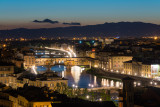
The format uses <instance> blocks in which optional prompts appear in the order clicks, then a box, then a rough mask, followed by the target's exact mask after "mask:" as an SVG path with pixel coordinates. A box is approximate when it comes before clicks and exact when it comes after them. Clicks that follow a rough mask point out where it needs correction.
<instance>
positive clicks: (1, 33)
mask: <svg viewBox="0 0 160 107" xmlns="http://www.w3.org/2000/svg"><path fill="white" fill-rule="evenodd" d="M154 35H160V25H156V24H152V23H144V22H118V23H104V24H98V25H87V26H74V27H61V28H41V29H25V28H19V29H12V30H0V38H12V37H14V38H19V37H24V38H39V37H41V36H43V37H73V36H76V37H84V36H86V37H93V36H94V37H97V36H106V37H107V36H114V37H115V36H120V37H141V36H154Z"/></svg>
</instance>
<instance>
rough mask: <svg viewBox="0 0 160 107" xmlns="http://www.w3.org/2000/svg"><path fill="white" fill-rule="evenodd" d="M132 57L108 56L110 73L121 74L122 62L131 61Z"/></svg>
mask: <svg viewBox="0 0 160 107" xmlns="http://www.w3.org/2000/svg"><path fill="white" fill-rule="evenodd" d="M132 58H133V57H132V56H125V55H124V56H122V55H118V56H110V57H109V69H110V70H111V71H116V72H123V68H124V65H123V62H125V61H129V60H132Z"/></svg>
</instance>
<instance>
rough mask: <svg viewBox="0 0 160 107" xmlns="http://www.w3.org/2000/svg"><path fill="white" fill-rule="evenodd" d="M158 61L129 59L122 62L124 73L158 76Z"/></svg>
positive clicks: (159, 67) (159, 65)
mask: <svg viewBox="0 0 160 107" xmlns="http://www.w3.org/2000/svg"><path fill="white" fill-rule="evenodd" d="M159 71H160V63H158V62H152V60H150V62H147V61H138V60H137V61H136V60H130V61H126V62H124V73H125V74H129V75H134V76H142V77H147V78H159V76H160V73H159Z"/></svg>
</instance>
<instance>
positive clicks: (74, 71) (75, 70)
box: [71, 66, 82, 84]
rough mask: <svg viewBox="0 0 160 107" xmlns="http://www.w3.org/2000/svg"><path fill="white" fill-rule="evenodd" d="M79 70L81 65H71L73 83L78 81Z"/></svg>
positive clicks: (80, 70)
mask: <svg viewBox="0 0 160 107" xmlns="http://www.w3.org/2000/svg"><path fill="white" fill-rule="evenodd" d="M81 72H82V69H81V67H79V66H73V67H71V74H72V77H73V79H74V82H75V84H78V83H79V80H80V76H81Z"/></svg>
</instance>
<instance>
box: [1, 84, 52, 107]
mask: <svg viewBox="0 0 160 107" xmlns="http://www.w3.org/2000/svg"><path fill="white" fill-rule="evenodd" d="M31 93H32V95H29V94H31ZM51 103H52V101H51V100H50V98H48V97H47V96H46V95H45V94H44V93H43V90H42V88H38V87H27V88H23V89H20V90H18V91H17V90H10V91H7V90H6V91H3V92H0V106H3V107H52V105H51Z"/></svg>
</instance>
